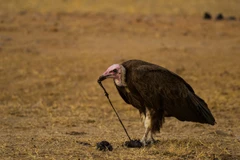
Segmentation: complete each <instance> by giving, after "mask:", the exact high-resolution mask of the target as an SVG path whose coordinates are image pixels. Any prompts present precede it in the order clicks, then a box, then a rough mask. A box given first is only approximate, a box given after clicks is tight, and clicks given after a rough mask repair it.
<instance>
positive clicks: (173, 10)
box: [0, 0, 240, 16]
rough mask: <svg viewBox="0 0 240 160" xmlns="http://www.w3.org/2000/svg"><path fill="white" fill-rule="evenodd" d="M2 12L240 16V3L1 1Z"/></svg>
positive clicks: (235, 0)
mask: <svg viewBox="0 0 240 160" xmlns="http://www.w3.org/2000/svg"><path fill="white" fill-rule="evenodd" d="M0 4H1V5H0V9H1V11H0V12H3V11H6V10H7V11H13V12H14V11H16V12H18V11H23V10H27V11H40V12H56V11H66V12H76V11H80V12H107V13H134V14H165V15H202V14H203V13H204V12H206V11H208V12H211V13H212V14H218V13H223V14H225V15H227V16H230V15H235V16H240V1H239V0H200V1H197V0H188V1H185V0H148V1H145V0H114V1H113V0H103V1H99V0H51V1H49V0H24V1H19V0H8V1H6V0H0Z"/></svg>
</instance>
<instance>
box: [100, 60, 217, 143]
mask: <svg viewBox="0 0 240 160" xmlns="http://www.w3.org/2000/svg"><path fill="white" fill-rule="evenodd" d="M107 78H112V79H113V81H114V84H115V86H116V88H117V90H118V92H119V94H120V96H121V97H122V99H123V100H124V101H125V102H126V103H128V104H131V105H132V106H133V107H135V108H136V109H138V110H139V112H140V115H141V117H142V120H143V124H144V127H145V133H144V135H143V137H142V139H141V142H142V143H143V145H147V144H152V143H154V142H155V140H154V138H153V135H154V134H155V133H157V132H160V128H161V127H162V125H163V122H164V118H165V117H175V118H177V119H178V120H180V121H192V122H198V123H206V124H211V125H214V124H215V123H216V122H215V119H214V117H213V115H212V113H211V111H210V110H209V108H208V105H207V104H206V103H205V101H204V100H203V99H201V98H200V97H199V96H198V95H196V93H195V92H194V90H193V88H192V87H191V86H190V85H189V84H188V83H187V82H186V81H185V80H184V79H183V78H181V77H180V76H178V75H177V74H175V73H173V72H171V71H169V70H167V69H166V68H164V67H161V66H159V65H156V64H152V63H149V62H145V61H142V60H128V61H125V62H123V63H122V64H113V65H111V66H110V67H109V68H108V69H107V70H106V71H105V72H104V73H103V74H102V75H101V76H100V77H99V79H98V80H99V81H103V80H105V79H107Z"/></svg>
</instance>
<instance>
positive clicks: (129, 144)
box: [124, 140, 143, 148]
mask: <svg viewBox="0 0 240 160" xmlns="http://www.w3.org/2000/svg"><path fill="white" fill-rule="evenodd" d="M124 145H125V146H126V147H128V148H141V147H143V144H142V142H141V141H140V140H131V141H126V142H125V144H124Z"/></svg>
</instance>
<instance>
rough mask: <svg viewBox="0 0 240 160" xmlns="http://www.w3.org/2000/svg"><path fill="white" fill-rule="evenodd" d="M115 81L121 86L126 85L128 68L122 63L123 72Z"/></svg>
mask: <svg viewBox="0 0 240 160" xmlns="http://www.w3.org/2000/svg"><path fill="white" fill-rule="evenodd" d="M114 81H115V83H116V85H117V86H119V87H126V86H127V84H126V69H125V68H124V67H123V66H122V65H121V73H119V75H118V77H117V78H115V79H114Z"/></svg>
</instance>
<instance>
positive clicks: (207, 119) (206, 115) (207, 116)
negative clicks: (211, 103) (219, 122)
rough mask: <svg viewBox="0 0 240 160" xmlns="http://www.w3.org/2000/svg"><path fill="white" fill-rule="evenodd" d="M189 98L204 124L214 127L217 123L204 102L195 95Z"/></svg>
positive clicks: (190, 95) (192, 94)
mask: <svg viewBox="0 0 240 160" xmlns="http://www.w3.org/2000/svg"><path fill="white" fill-rule="evenodd" d="M189 97H190V100H191V102H192V104H193V105H191V106H192V107H194V109H195V110H196V112H197V115H198V116H199V118H200V119H201V121H203V123H208V124H211V125H214V124H215V123H216V121H215V119H214V117H213V115H212V113H211V111H210V110H209V108H208V105H207V104H206V103H205V102H204V100H202V99H201V98H200V97H198V96H197V95H195V94H194V93H191V94H189Z"/></svg>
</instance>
